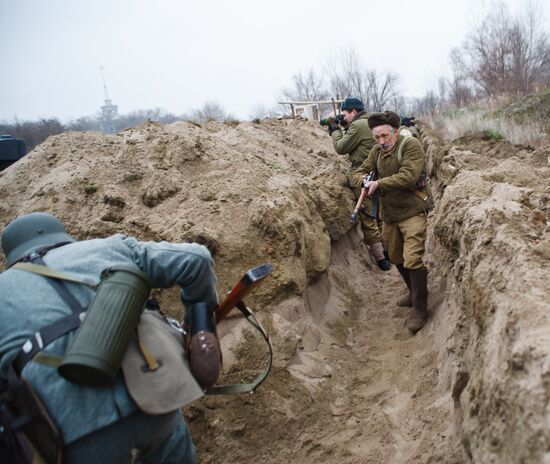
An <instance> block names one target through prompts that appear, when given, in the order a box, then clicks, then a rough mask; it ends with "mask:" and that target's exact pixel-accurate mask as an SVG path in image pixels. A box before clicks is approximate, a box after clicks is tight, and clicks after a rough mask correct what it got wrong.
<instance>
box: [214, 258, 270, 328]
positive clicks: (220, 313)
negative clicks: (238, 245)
mask: <svg viewBox="0 0 550 464" xmlns="http://www.w3.org/2000/svg"><path fill="white" fill-rule="evenodd" d="M272 270H273V266H272V265H271V264H270V263H266V264H260V265H259V266H256V267H253V268H252V269H249V270H248V271H246V273H245V274H244V276H243V277H242V278H241V280H239V282H237V284H236V285H235V286H234V287H233V288H232V289H231V291H230V292H229V293H228V294H227V296H226V297H225V299H224V300H223V301H222V302H221V303H220V304H219V305H218V307H217V308H216V309H215V310H214V314H215V315H216V324H219V323H220V322H221V321H222V319H223V318H224V317H225V316H227V314H229V312H230V311H231V310H232V309H233V308H234V307H235V306H237V307H238V308H239V306H243V305H244V302H243V299H244V298H245V297H246V296H247V295H248V294H249V293H250V292H251V291H252V290H253V289H254V288H256V287H257V286H258V285H259V284H260V282H262V281H263V280H264V279H265V278H266V277H267V276H268V275H270V274H271V271H272ZM239 309H240V308H239Z"/></svg>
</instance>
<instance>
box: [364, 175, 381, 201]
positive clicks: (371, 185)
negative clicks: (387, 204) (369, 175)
mask: <svg viewBox="0 0 550 464" xmlns="http://www.w3.org/2000/svg"><path fill="white" fill-rule="evenodd" d="M365 180H366V179H365ZM365 180H364V181H363V182H364V186H365V188H366V189H367V195H368V196H369V197H372V196H373V195H374V193H375V192H376V190H378V181H377V180H369V181H366V182H365Z"/></svg>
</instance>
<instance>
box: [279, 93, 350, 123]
mask: <svg viewBox="0 0 550 464" xmlns="http://www.w3.org/2000/svg"><path fill="white" fill-rule="evenodd" d="M342 101H343V100H335V99H334V98H332V99H330V100H319V101H286V102H279V105H290V111H291V112H292V117H294V118H304V119H309V120H310V121H319V120H321V118H322V117H323V115H322V112H321V108H320V105H332V111H333V112H334V113H335V114H336V113H340V103H342Z"/></svg>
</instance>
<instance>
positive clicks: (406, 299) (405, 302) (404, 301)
mask: <svg viewBox="0 0 550 464" xmlns="http://www.w3.org/2000/svg"><path fill="white" fill-rule="evenodd" d="M395 267H396V268H397V270H398V271H399V274H401V277H403V280H404V281H405V283H406V284H407V289H408V292H407V294H406V295H405V296H402V297H401V298H400V299H399V301H398V302H397V306H401V307H405V306H412V305H413V304H412V297H411V277H410V275H409V269H406V268H405V267H404V266H403V265H402V264H397V265H396V266H395Z"/></svg>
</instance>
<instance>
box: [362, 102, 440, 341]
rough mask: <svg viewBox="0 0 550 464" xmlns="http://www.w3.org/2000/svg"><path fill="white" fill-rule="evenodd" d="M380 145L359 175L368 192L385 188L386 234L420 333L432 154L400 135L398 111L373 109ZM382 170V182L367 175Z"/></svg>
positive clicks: (412, 325)
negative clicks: (428, 166)
mask: <svg viewBox="0 0 550 464" xmlns="http://www.w3.org/2000/svg"><path fill="white" fill-rule="evenodd" d="M368 125H369V127H370V129H371V130H372V132H373V135H374V139H375V141H376V144H377V145H376V146H375V147H374V148H373V149H372V151H371V152H370V154H369V156H368V158H367V159H366V160H365V161H364V162H363V163H362V164H361V166H360V167H359V168H358V169H357V170H356V171H355V173H354V175H353V182H354V185H355V186H356V187H360V186H361V185H364V186H365V188H367V190H368V191H367V194H368V195H369V196H370V195H373V194H374V193H375V192H376V191H378V192H379V196H380V201H381V204H382V207H381V209H382V220H383V230H382V236H383V238H384V241H385V243H386V245H387V247H388V252H389V256H390V260H391V262H392V263H393V264H395V265H396V267H397V269H398V270H399V273H400V274H401V276H402V277H403V280H404V281H405V283H406V284H407V287H408V289H409V295H408V298H405V299H406V300H408V301H405V302H401V305H402V306H412V310H411V313H410V315H409V317H408V319H407V322H406V324H407V328H408V329H409V330H410V331H411V332H412V333H413V334H414V333H416V332H417V331H419V330H420V329H421V328H422V327H424V325H425V323H426V320H427V317H428V308H427V306H428V304H427V299H428V284H427V279H428V271H427V269H426V267H425V266H424V263H423V261H422V257H423V255H424V249H425V240H426V226H427V213H428V211H429V209H431V208H432V206H433V204H432V200H431V197H430V192H429V187H428V185H427V184H426V156H425V154H424V150H423V149H422V145H421V144H420V141H419V140H418V139H416V138H414V137H405V136H403V135H400V134H399V125H400V118H399V116H398V115H397V114H396V113H394V112H392V111H385V112H383V113H373V114H371V115H370V116H369V118H368ZM374 170H376V171H377V172H378V176H377V179H376V180H371V181H367V180H366V179H365V177H366V176H367V175H368V174H369V173H370V172H371V171H374Z"/></svg>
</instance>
